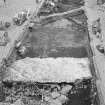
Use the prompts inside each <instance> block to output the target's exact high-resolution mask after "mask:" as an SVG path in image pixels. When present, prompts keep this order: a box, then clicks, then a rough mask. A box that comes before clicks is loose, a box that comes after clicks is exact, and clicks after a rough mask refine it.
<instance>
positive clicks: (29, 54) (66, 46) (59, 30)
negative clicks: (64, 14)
mask: <svg viewBox="0 0 105 105" xmlns="http://www.w3.org/2000/svg"><path fill="white" fill-rule="evenodd" d="M73 18H74V19H76V20H77V21H80V23H81V25H83V26H85V27H87V20H86V16H85V14H84V13H83V14H79V15H77V16H74V17H73ZM46 21H49V20H46ZM35 27H36V25H35ZM18 42H21V47H19V48H16V47H14V48H13V51H12V53H11V54H10V56H9V57H8V59H7V61H6V63H5V64H4V65H3V66H2V68H1V69H2V71H3V72H2V90H3V93H2V94H3V95H2V96H1V97H0V98H1V101H2V102H5V103H15V102H16V101H17V100H19V99H21V101H22V102H23V103H24V104H25V105H28V104H29V105H33V103H34V104H35V105H41V104H45V105H50V104H51V105H52V104H53V105H58V104H59V105H63V104H64V105H92V104H93V105H99V100H98V94H97V88H96V84H95V79H96V74H95V70H94V65H93V63H92V52H91V49H90V45H89V36H88V30H87V28H83V27H81V26H79V25H77V24H76V23H75V22H73V21H71V20H69V19H67V18H61V19H59V20H56V21H55V22H51V23H50V22H48V23H47V24H45V25H40V26H38V28H34V29H33V30H31V31H30V30H29V29H27V30H26V32H24V38H22V39H20V40H19V41H18ZM22 48H25V51H24V52H23V53H21V52H20V51H19V50H22ZM76 67H77V68H76ZM36 71H37V72H36ZM39 71H40V72H39ZM53 71H54V72H53ZM64 74H65V75H64ZM67 74H68V75H67ZM77 74H78V75H77ZM54 75H56V76H54ZM45 77H46V78H45ZM62 91H63V92H62ZM55 92H56V95H55V94H54V93H55ZM46 97H47V98H46ZM55 97H56V98H55ZM61 100H63V101H61ZM27 103H28V104H27Z"/></svg>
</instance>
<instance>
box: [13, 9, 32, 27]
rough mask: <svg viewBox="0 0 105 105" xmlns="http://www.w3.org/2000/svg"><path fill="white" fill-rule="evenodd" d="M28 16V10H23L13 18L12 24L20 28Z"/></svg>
mask: <svg viewBox="0 0 105 105" xmlns="http://www.w3.org/2000/svg"><path fill="white" fill-rule="evenodd" d="M29 16H30V12H29V9H28V10H23V11H21V12H19V13H17V14H16V15H15V16H14V18H13V22H14V24H15V25H17V26H20V25H22V24H23V23H24V22H25V21H26V20H27V19H28V18H29Z"/></svg>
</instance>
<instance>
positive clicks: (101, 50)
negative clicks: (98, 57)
mask: <svg viewBox="0 0 105 105" xmlns="http://www.w3.org/2000/svg"><path fill="white" fill-rule="evenodd" d="M96 48H97V50H98V51H99V52H100V53H104V52H105V51H104V44H103V43H102V42H101V43H100V44H98V45H97V46H96Z"/></svg>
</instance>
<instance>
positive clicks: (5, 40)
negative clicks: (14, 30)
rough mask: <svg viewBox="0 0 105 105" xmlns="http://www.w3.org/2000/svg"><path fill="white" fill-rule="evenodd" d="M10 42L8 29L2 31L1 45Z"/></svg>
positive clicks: (0, 36) (0, 34) (0, 32)
mask: <svg viewBox="0 0 105 105" xmlns="http://www.w3.org/2000/svg"><path fill="white" fill-rule="evenodd" d="M8 42H9V36H8V32H7V31H0V46H6V45H7V44H8Z"/></svg>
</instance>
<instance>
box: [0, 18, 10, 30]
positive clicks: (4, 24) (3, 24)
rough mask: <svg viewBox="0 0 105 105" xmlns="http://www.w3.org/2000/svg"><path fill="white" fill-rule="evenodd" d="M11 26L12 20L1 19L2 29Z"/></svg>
mask: <svg viewBox="0 0 105 105" xmlns="http://www.w3.org/2000/svg"><path fill="white" fill-rule="evenodd" d="M10 26H11V24H10V22H7V21H4V20H0V30H6V29H7V28H9V27H10Z"/></svg>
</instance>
